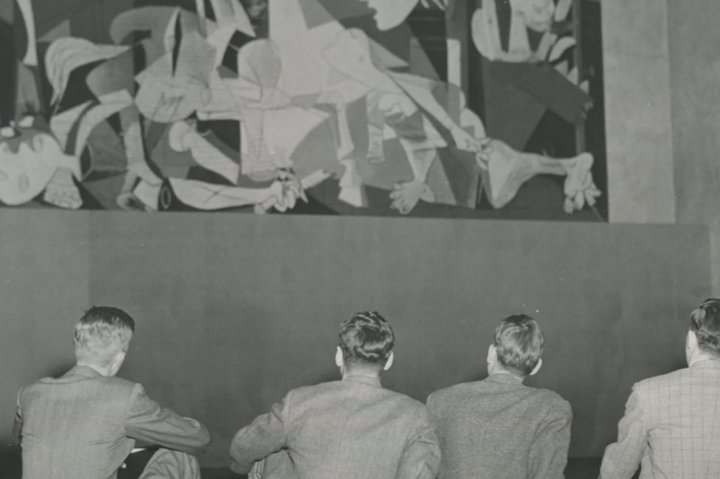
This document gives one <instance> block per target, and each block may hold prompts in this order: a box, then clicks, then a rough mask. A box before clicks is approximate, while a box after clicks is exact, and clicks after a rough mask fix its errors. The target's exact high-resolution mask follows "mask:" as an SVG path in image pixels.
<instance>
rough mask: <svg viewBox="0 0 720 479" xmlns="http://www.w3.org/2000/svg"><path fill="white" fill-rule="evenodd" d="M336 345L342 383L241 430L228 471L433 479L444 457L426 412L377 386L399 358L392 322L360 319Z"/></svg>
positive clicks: (306, 393)
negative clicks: (394, 348)
mask: <svg viewBox="0 0 720 479" xmlns="http://www.w3.org/2000/svg"><path fill="white" fill-rule="evenodd" d="M339 340H340V341H339V346H338V349H337V353H336V355H335V363H336V364H337V366H338V367H339V368H340V372H341V373H342V380H341V381H331V382H326V383H322V384H318V385H315V386H309V387H304V388H299V389H294V390H292V391H290V392H289V393H288V395H287V396H286V397H285V399H284V400H283V401H281V402H279V403H277V404H275V405H274V406H273V408H272V410H271V412H270V413H268V414H264V415H262V416H259V417H258V418H256V419H255V420H254V421H253V422H252V424H250V425H248V426H246V427H244V428H243V429H241V430H240V431H239V432H238V433H237V434H236V435H235V438H234V439H233V440H232V444H231V445H230V457H231V459H232V462H231V469H232V470H233V471H235V472H237V473H239V474H247V473H248V472H251V470H252V474H251V475H250V477H262V478H263V479H435V476H436V475H437V470H438V466H439V464H440V450H439V447H438V444H437V438H436V436H435V431H434V430H433V427H432V423H431V421H430V417H429V413H428V411H427V408H426V407H425V405H424V404H422V403H421V402H418V401H416V400H414V399H411V398H409V397H407V396H405V395H403V394H400V393H397V392H393V391H390V390H389V389H385V388H383V387H382V385H381V384H380V374H381V372H382V371H384V370H386V369H388V368H389V367H390V366H391V364H392V362H393V358H394V355H393V351H392V350H393V346H394V344H395V336H394V334H393V331H392V328H391V327H390V325H389V324H388V322H387V321H385V319H384V318H383V317H382V316H380V315H379V314H378V313H375V312H364V313H358V314H356V315H355V316H354V317H353V318H351V319H349V320H348V321H345V322H344V323H343V324H342V326H341V328H340V334H339ZM266 459H267V461H265V460H266ZM258 462H260V464H258V466H259V467H258V466H255V465H256V463H258ZM254 466H255V467H254Z"/></svg>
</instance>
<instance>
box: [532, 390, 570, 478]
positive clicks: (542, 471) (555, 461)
mask: <svg viewBox="0 0 720 479" xmlns="http://www.w3.org/2000/svg"><path fill="white" fill-rule="evenodd" d="M571 425H572V408H571V407H570V403H568V402H567V401H563V402H562V403H561V404H560V405H557V406H553V408H552V409H551V410H550V413H549V414H548V420H547V422H545V423H544V424H543V425H542V426H541V428H540V429H539V430H538V432H537V433H536V435H535V440H534V441H533V445H532V447H531V448H530V458H529V459H530V460H529V469H530V476H529V477H532V478H537V479H557V478H563V477H565V476H564V471H565V466H566V465H567V456H568V449H569V447H570V427H571Z"/></svg>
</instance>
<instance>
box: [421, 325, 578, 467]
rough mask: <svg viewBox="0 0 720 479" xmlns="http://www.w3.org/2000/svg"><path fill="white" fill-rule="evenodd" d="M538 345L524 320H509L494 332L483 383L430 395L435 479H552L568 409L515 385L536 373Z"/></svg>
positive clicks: (562, 455)
mask: <svg viewBox="0 0 720 479" xmlns="http://www.w3.org/2000/svg"><path fill="white" fill-rule="evenodd" d="M543 344H544V339H543V335H542V332H541V331H540V328H539V326H538V325H537V323H536V322H535V320H533V319H532V318H530V317H529V316H526V315H524V314H519V315H512V316H508V317H507V318H505V319H504V320H503V321H502V322H501V323H500V325H499V326H498V327H497V329H496V330H495V340H494V342H493V344H492V345H491V346H490V348H489V351H488V358H487V362H488V372H489V374H490V376H489V377H488V378H487V379H485V380H483V381H478V382H471V383H465V384H458V385H456V386H452V387H450V388H447V389H442V390H440V391H437V392H435V393H433V394H431V395H430V397H429V398H428V402H427V404H428V408H429V409H430V412H431V413H432V416H433V418H434V420H435V425H436V431H437V434H438V437H439V439H440V450H441V451H442V463H441V468H440V476H439V477H440V479H471V478H472V479H475V478H479V477H487V478H492V479H504V478H506V479H525V478H528V479H529V478H537V479H557V478H561V477H563V470H564V469H565V465H566V463H567V452H568V447H569V445H570V425H571V423H572V409H571V408H570V403H568V402H567V401H565V400H564V399H563V398H561V397H560V396H559V395H558V394H556V393H554V392H552V391H548V390H546V389H534V388H530V387H526V386H524V385H523V380H524V379H525V378H526V377H527V376H528V375H533V374H535V373H537V372H538V370H539V369H540V366H541V365H542V360H541V359H540V356H541V354H542V351H543Z"/></svg>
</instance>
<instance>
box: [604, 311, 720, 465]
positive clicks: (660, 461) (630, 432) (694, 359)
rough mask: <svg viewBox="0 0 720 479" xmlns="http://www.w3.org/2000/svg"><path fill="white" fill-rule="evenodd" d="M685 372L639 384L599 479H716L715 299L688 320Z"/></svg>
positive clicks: (719, 380) (719, 348)
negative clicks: (637, 473)
mask: <svg viewBox="0 0 720 479" xmlns="http://www.w3.org/2000/svg"><path fill="white" fill-rule="evenodd" d="M685 359H686V360H687V363H688V367H687V368H685V369H680V370H678V371H674V372H672V373H670V374H665V375H663V376H657V377H654V378H649V379H645V380H644V381H640V382H638V383H637V384H635V386H634V387H633V390H632V393H631V394H630V398H629V399H628V401H627V405H626V407H625V416H624V417H623V418H622V420H621V421H620V424H619V425H618V440H617V442H616V443H614V444H610V445H609V446H608V447H607V449H605V456H604V457H603V461H602V467H601V470H600V477H601V478H602V479H630V478H631V477H633V475H634V474H635V473H636V471H637V469H638V467H639V466H640V467H641V470H642V471H641V473H640V479H650V478H656V477H657V478H660V477H662V478H682V479H710V478H717V477H720V299H718V298H710V299H707V300H705V302H703V303H702V304H701V305H700V306H699V307H698V308H697V309H695V310H694V311H693V312H692V313H691V315H690V328H689V330H688V332H687V335H686V336H685Z"/></svg>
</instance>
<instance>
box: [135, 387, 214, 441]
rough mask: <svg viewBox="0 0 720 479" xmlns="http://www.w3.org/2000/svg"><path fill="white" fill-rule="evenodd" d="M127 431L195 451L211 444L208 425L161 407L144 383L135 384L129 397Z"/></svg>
mask: <svg viewBox="0 0 720 479" xmlns="http://www.w3.org/2000/svg"><path fill="white" fill-rule="evenodd" d="M125 434H126V435H127V436H128V437H131V438H133V439H136V440H139V441H143V442H147V443H150V444H155V445H158V446H163V447H166V448H168V449H174V450H176V451H180V452H185V453H187V454H191V455H199V454H203V453H204V452H206V451H207V449H208V448H209V446H210V434H209V433H208V431H207V429H206V428H205V426H203V425H202V424H200V423H199V422H197V421H195V420H194V419H189V418H183V417H181V416H179V415H177V414H176V413H174V412H172V411H171V410H169V409H166V408H162V407H160V405H159V404H158V403H157V402H155V401H153V400H152V399H150V398H149V397H148V396H147V394H145V390H144V389H143V387H142V386H141V385H140V384H136V385H135V387H134V388H133V391H132V393H131V395H130V399H129V401H128V405H127V410H126V414H125Z"/></svg>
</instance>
